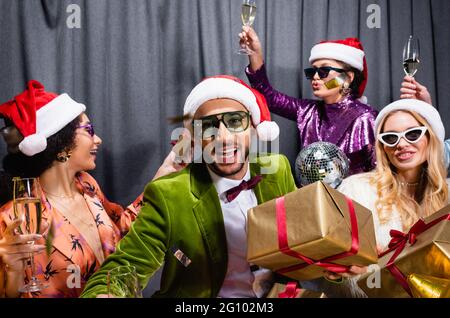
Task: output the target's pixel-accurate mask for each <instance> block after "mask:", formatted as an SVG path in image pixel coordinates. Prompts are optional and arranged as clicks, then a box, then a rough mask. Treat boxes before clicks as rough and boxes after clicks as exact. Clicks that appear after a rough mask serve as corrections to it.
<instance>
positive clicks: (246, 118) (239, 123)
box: [193, 111, 250, 139]
mask: <svg viewBox="0 0 450 318" xmlns="http://www.w3.org/2000/svg"><path fill="white" fill-rule="evenodd" d="M221 122H222V123H223V124H224V125H225V127H226V128H227V129H228V131H230V132H232V133H238V132H242V131H244V130H247V128H248V127H249V125H250V113H247V112H245V111H237V112H227V113H221V114H215V115H211V116H206V117H202V118H200V119H196V120H194V122H193V126H194V128H195V127H199V126H201V129H202V138H203V139H209V138H212V137H214V136H215V135H217V131H216V130H217V129H219V127H220V123H221Z"/></svg>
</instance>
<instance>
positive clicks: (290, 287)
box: [278, 282, 301, 298]
mask: <svg viewBox="0 0 450 318" xmlns="http://www.w3.org/2000/svg"><path fill="white" fill-rule="evenodd" d="M300 292H301V289H300V288H297V282H289V283H287V284H286V288H285V289H284V291H282V292H281V293H278V297H279V298H295V297H297V295H298V294H299V293H300Z"/></svg>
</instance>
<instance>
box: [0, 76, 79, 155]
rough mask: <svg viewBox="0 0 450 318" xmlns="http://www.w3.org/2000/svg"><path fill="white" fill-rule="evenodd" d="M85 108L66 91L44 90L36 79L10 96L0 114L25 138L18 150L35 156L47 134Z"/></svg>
mask: <svg viewBox="0 0 450 318" xmlns="http://www.w3.org/2000/svg"><path fill="white" fill-rule="evenodd" d="M85 110H86V106H84V105H83V104H80V103H77V102H76V101H74V100H73V99H72V98H71V97H70V96H69V95H67V94H61V95H57V94H55V93H51V92H46V91H45V90H44V86H43V85H42V84H41V83H39V82H38V81H35V80H31V81H29V82H28V85H27V89H26V90H25V91H24V92H22V93H20V94H19V95H17V96H16V97H14V99H13V100H11V101H8V102H6V103H4V104H2V105H0V117H3V118H6V119H8V120H9V121H10V122H11V123H12V124H13V125H14V126H15V127H16V128H17V130H19V132H20V133H21V135H22V136H23V137H24V139H23V140H22V141H21V142H20V144H19V150H20V151H21V152H22V153H23V154H25V155H26V156H34V155H35V154H38V153H40V152H42V151H44V150H45V149H46V148H47V138H48V137H50V136H52V135H54V134H55V133H57V132H58V131H60V130H61V129H62V128H64V127H65V126H66V125H67V124H68V123H70V122H71V121H72V120H74V119H75V118H76V117H77V116H79V115H80V114H81V113H83V112H84V111H85Z"/></svg>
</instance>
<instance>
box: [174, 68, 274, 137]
mask: <svg viewBox="0 0 450 318" xmlns="http://www.w3.org/2000/svg"><path fill="white" fill-rule="evenodd" d="M218 98H229V99H233V100H235V101H237V102H239V103H241V104H242V105H243V106H244V107H245V108H247V109H248V111H249V112H250V115H251V118H252V122H253V125H254V126H255V127H256V131H257V133H258V137H259V138H260V139H261V140H264V141H272V140H275V139H276V138H277V137H278V136H279V134H280V128H279V127H278V125H277V123H275V122H273V121H271V118H270V111H269V107H268V106H267V102H266V99H265V98H264V96H263V95H262V94H261V93H259V92H258V91H257V90H255V89H253V88H251V87H250V86H248V85H247V84H246V83H245V82H243V81H242V80H240V79H239V78H236V77H233V76H229V75H217V76H212V77H207V78H205V79H204V80H203V81H201V82H200V83H199V84H197V85H196V86H195V87H194V88H193V89H192V91H191V93H190V94H189V96H188V97H187V98H186V102H185V104H184V109H183V115H191V116H194V114H195V112H196V111H197V109H198V108H199V107H200V106H201V105H203V104H204V103H205V102H207V101H209V100H213V99H218Z"/></svg>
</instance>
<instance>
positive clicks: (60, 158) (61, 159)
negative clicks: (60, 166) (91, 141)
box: [56, 151, 72, 162]
mask: <svg viewBox="0 0 450 318" xmlns="http://www.w3.org/2000/svg"><path fill="white" fill-rule="evenodd" d="M71 155H72V152H71V151H69V152H66V151H63V152H60V153H59V154H57V155H56V160H58V161H59V162H67V160H69V158H70V156H71Z"/></svg>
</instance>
